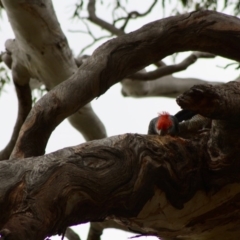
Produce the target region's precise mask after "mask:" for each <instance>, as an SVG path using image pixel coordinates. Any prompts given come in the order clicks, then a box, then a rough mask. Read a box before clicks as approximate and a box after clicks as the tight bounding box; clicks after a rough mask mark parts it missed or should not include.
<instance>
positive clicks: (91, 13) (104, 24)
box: [88, 0, 125, 36]
mask: <svg viewBox="0 0 240 240" xmlns="http://www.w3.org/2000/svg"><path fill="white" fill-rule="evenodd" d="M95 4H96V1H95V0H89V2H88V13H89V20H90V21H91V22H93V23H95V24H96V25H98V26H100V27H102V28H104V29H106V30H107V31H109V32H110V33H112V34H114V35H117V36H120V35H123V34H125V33H124V31H123V30H121V29H118V28H116V27H115V26H114V25H112V24H110V23H108V22H106V21H104V20H102V19H101V18H99V17H97V15H96V8H95Z"/></svg>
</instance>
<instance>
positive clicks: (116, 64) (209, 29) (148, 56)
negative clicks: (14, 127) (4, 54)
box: [12, 11, 240, 158]
mask: <svg viewBox="0 0 240 240" xmlns="http://www.w3.org/2000/svg"><path fill="white" fill-rule="evenodd" d="M163 26H164V27H163ZM239 30H240V20H239V19H238V18H235V17H231V16H228V15H224V14H221V13H217V12H212V11H201V12H193V13H190V14H184V15H179V16H176V17H170V18H166V19H162V20H159V21H155V22H153V23H151V24H147V25H146V26H144V27H142V28H140V29H139V30H137V31H135V32H132V33H129V34H127V35H124V36H121V37H118V38H115V39H113V40H111V41H108V42H107V43H105V44H103V45H102V46H101V47H99V48H98V49H97V50H96V51H95V52H94V53H93V55H92V56H91V57H90V58H88V59H87V60H86V62H85V63H83V64H82V65H81V67H80V68H79V69H78V71H77V72H76V74H74V75H72V76H71V77H70V78H69V79H68V81H65V82H63V83H62V84H60V85H58V86H57V87H56V88H54V89H52V91H50V92H49V93H48V94H46V95H45V96H44V97H43V98H41V99H40V101H38V102H37V104H36V105H35V107H34V108H33V109H32V111H31V112H30V114H29V116H28V118H27V120H26V121H25V124H24V126H23V127H22V129H21V132H20V135H19V139H18V142H17V144H16V146H15V150H14V152H13V155H12V157H14V158H15V157H18V158H23V157H27V156H36V155H41V154H43V153H44V149H45V146H46V144H47V141H48V138H49V136H50V135H51V132H52V131H53V129H54V128H55V127H56V126H57V125H58V124H59V123H60V122H61V121H62V120H63V119H64V118H66V117H67V116H69V115H71V114H73V113H74V112H76V111H77V110H78V109H79V108H81V107H82V106H84V105H85V104H87V103H88V102H89V101H91V100H92V99H93V98H95V97H97V96H100V95H101V94H103V93H104V92H105V91H106V90H107V89H108V88H109V87H110V86H112V85H113V84H115V83H116V82H118V81H120V80H122V79H123V78H124V77H125V76H127V75H131V74H133V73H134V72H136V71H138V70H140V69H142V68H144V67H145V66H146V65H149V64H150V63H152V62H156V61H157V60H159V59H162V58H164V57H165V56H167V55H169V54H172V53H173V52H180V51H186V50H199V51H206V52H210V53H213V54H218V55H221V56H224V57H228V58H232V59H235V60H240V57H239V54H238V51H240V46H239V41H238V31H239ZM185 33H187V34H185ZM179 35H181V36H182V37H181V38H179V37H178V36H179ZM229 35H231V44H230V45H229V44H228V45H226V43H225V41H226V36H229ZM228 40H229V37H228ZM169 43H171V44H169ZM49 102H51V103H52V104H51V105H49V104H47V103H49ZM35 136H39V138H38V139H36V137H35ZM26 143H27V144H28V145H27V146H26V145H25V144H26ZM36 146H37V148H36Z"/></svg>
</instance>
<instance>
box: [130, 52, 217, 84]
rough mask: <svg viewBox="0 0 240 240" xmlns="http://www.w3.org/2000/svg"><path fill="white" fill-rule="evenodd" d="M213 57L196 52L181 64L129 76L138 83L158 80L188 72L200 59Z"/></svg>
mask: <svg viewBox="0 0 240 240" xmlns="http://www.w3.org/2000/svg"><path fill="white" fill-rule="evenodd" d="M213 57H215V55H213V54H209V53H201V52H196V53H192V54H191V55H189V56H188V57H187V58H186V59H184V60H183V61H182V62H181V63H178V64H174V65H167V66H162V67H160V68H158V69H156V70H154V71H150V72H145V73H140V72H138V73H134V74H132V75H131V76H128V78H131V79H133V80H138V81H139V80H156V79H157V78H160V77H163V76H166V75H170V74H173V73H176V72H180V71H183V70H186V69H187V68H188V67H189V66H190V65H192V64H193V63H195V62H196V61H197V59H198V58H213Z"/></svg>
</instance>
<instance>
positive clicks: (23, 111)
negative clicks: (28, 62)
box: [0, 83, 32, 160]
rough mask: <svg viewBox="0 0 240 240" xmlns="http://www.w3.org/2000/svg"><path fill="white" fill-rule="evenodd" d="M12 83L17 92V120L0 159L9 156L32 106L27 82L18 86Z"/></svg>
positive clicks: (0, 154)
mask: <svg viewBox="0 0 240 240" xmlns="http://www.w3.org/2000/svg"><path fill="white" fill-rule="evenodd" d="M14 85H15V89H16V92H17V99H18V115H17V120H16V123H15V126H14V129H13V133H12V136H11V139H10V141H9V142H8V144H7V146H6V147H5V148H4V149H3V150H1V151H0V160H5V159H8V158H9V157H10V154H11V152H12V150H13V148H14V146H15V144H16V142H17V138H18V134H19V131H20V129H21V127H22V125H23V123H24V121H25V119H26V117H27V115H28V114H29V112H30V110H31V108H32V95H31V89H30V87H29V84H26V85H24V86H20V85H18V84H16V83H14Z"/></svg>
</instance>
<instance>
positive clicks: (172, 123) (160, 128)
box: [148, 109, 196, 136]
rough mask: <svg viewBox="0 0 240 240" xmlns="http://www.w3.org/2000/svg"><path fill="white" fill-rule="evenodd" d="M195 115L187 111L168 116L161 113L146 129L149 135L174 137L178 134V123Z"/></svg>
mask: <svg viewBox="0 0 240 240" xmlns="http://www.w3.org/2000/svg"><path fill="white" fill-rule="evenodd" d="M195 115H196V113H194V112H192V111H189V110H186V109H184V110H181V111H179V112H178V113H177V114H175V115H174V116H173V115H170V114H169V113H167V112H162V113H160V114H159V116H158V117H156V118H153V119H152V120H151V121H150V123H149V127H148V134H150V135H161V136H164V135H171V136H176V135H178V132H179V123H180V122H182V121H186V120H189V119H191V118H192V117H193V116H195Z"/></svg>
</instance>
